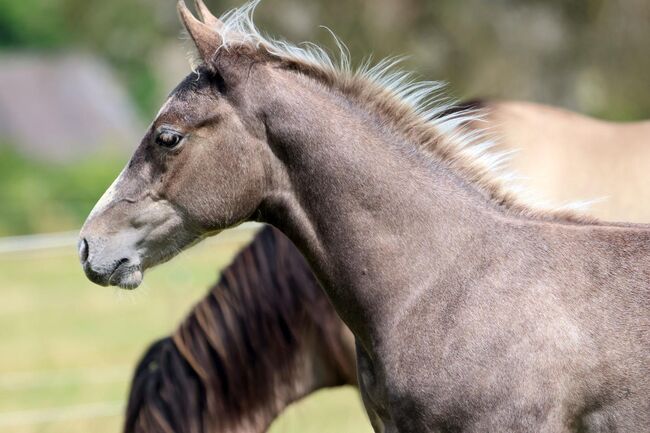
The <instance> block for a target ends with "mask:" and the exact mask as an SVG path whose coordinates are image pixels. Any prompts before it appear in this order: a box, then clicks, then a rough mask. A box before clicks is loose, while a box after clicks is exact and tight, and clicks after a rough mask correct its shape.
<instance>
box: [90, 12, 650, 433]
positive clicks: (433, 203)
mask: <svg viewBox="0 0 650 433" xmlns="http://www.w3.org/2000/svg"><path fill="white" fill-rule="evenodd" d="M251 5H253V6H254V5H255V3H252V4H251ZM251 5H248V6H245V7H244V8H243V9H237V10H235V11H233V12H231V13H229V14H227V15H226V16H225V17H224V18H222V20H219V19H217V18H215V17H213V16H212V15H209V12H207V10H206V9H205V7H204V6H203V5H202V4H199V10H200V11H201V14H202V15H203V18H204V22H201V21H199V20H197V19H196V18H194V17H193V16H192V14H191V13H190V11H189V10H188V9H187V8H186V7H185V5H184V3H182V2H181V3H180V4H179V11H180V14H181V18H182V20H183V22H184V24H185V26H186V28H187V31H188V33H189V34H190V36H191V37H192V39H193V41H194V43H195V45H196V47H197V50H198V52H199V55H200V57H201V58H202V60H203V64H202V65H201V66H200V67H198V68H197V69H196V71H195V72H194V73H192V74H190V75H189V76H188V77H187V78H186V79H185V80H184V81H183V82H182V83H181V84H180V85H179V86H178V87H177V88H176V89H175V90H174V91H173V92H172V94H171V96H170V98H169V100H168V101H167V102H166V103H165V105H164V106H163V107H162V109H161V110H160V112H159V113H158V115H157V117H156V119H155V120H154V121H153V123H152V124H151V126H150V128H149V129H148V131H147V133H146V135H145V137H144V138H143V140H142V142H141V144H140V146H139V147H138V149H137V150H136V151H135V153H134V155H133V157H132V158H131V160H130V162H129V164H128V165H127V167H126V168H125V169H124V171H123V172H122V173H121V174H120V176H119V177H118V179H117V180H116V181H115V183H114V184H113V186H112V187H111V188H109V190H108V191H107V193H106V194H105V195H104V197H103V198H102V199H101V200H100V202H99V203H98V204H97V205H96V207H95V208H94V209H93V211H92V212H91V214H90V216H89V218H88V220H87V221H86V223H85V224H84V227H83V228H82V231H81V239H80V243H79V254H80V257H81V261H82V264H83V267H84V270H85V272H86V275H87V276H88V278H90V279H91V280H92V281H94V282H96V283H98V284H103V285H108V284H112V285H117V286H120V287H125V288H134V287H136V286H138V285H139V284H140V282H141V281H142V276H143V271H144V270H146V269H147V268H150V267H152V266H155V265H156V264H159V263H161V262H163V261H165V260H167V259H168V258H170V257H172V256H173V255H175V254H177V253H178V251H181V250H182V249H183V248H187V247H189V246H190V245H192V244H193V243H195V242H197V241H199V240H200V239H202V238H203V237H205V236H209V235H213V234H216V233H218V232H219V231H220V230H222V229H224V228H226V227H231V226H234V225H236V224H238V223H240V222H242V221H245V220H259V221H264V222H269V223H271V224H273V225H274V226H276V227H278V228H279V229H280V230H281V231H282V232H284V233H285V234H287V235H288V236H289V238H290V239H291V240H292V241H293V242H294V244H296V246H297V247H298V248H299V249H300V250H301V252H302V253H303V254H304V255H305V257H306V258H307V260H308V261H309V263H310V265H311V267H312V268H313V269H314V271H315V273H316V275H317V277H318V279H319V281H320V282H321V283H322V285H323V288H324V289H325V290H326V292H327V294H328V296H329V298H330V300H331V301H332V303H333V305H334V307H335V308H336V310H337V312H338V313H339V315H340V316H341V318H342V319H343V320H344V322H345V323H346V324H347V325H348V326H349V327H350V329H351V330H352V332H353V333H354V335H355V338H356V346H357V363H358V368H359V382H360V388H361V391H362V395H363V397H364V403H365V404H366V409H367V410H368V413H369V415H370V417H371V421H372V423H373V426H374V428H375V430H376V431H378V432H386V433H394V432H401V433H406V432H412V433H422V432H451V431H453V432H506V431H516V432H536V433H539V432H554V433H555V432H569V431H580V432H603V431H617V432H638V431H650V362H648V357H649V356H650V314H649V311H650V227H648V226H640V225H639V226H633V225H626V224H605V223H601V222H598V221H595V220H591V219H588V218H583V217H580V216H577V215H573V214H570V213H561V212H555V211H547V212H542V211H536V210H534V209H533V208H532V207H530V206H528V205H526V204H524V203H522V202H521V201H520V200H518V199H517V197H516V196H514V195H513V194H511V193H508V192H507V190H506V189H505V188H504V186H503V185H502V184H501V183H500V182H499V181H498V180H497V179H496V176H495V175H494V170H493V168H494V167H493V165H494V163H495V161H494V159H492V158H490V157H489V155H487V154H484V153H482V152H483V151H485V149H486V146H481V145H474V146H466V145H467V144H468V141H469V140H468V138H467V137H463V136H459V135H458V134H457V133H455V131H457V128H456V126H457V125H458V123H459V122H461V123H462V122H465V121H466V120H467V119H464V118H463V116H459V115H452V116H443V117H442V118H439V116H438V115H439V114H440V112H441V111H444V110H445V109H446V108H447V107H438V106H436V105H435V101H436V98H435V95H433V96H432V93H431V92H430V91H431V90H432V88H431V86H430V85H428V84H426V83H425V84H412V83H411V82H409V81H405V78H404V76H403V75H401V74H399V73H392V72H391V69H390V68H387V66H388V64H386V63H385V62H384V63H380V65H379V66H378V67H375V68H370V69H368V68H362V69H361V71H360V72H356V73H353V72H351V71H350V70H349V68H348V66H347V65H349V63H348V61H344V62H343V63H342V66H341V67H336V66H334V64H333V63H332V62H331V60H329V58H328V57H327V56H326V55H325V54H324V52H323V51H322V50H320V49H318V48H315V47H313V46H305V47H297V46H294V45H290V44H288V43H286V42H281V41H274V40H269V39H266V38H264V37H263V36H261V34H260V33H259V32H258V31H257V30H256V29H255V27H254V25H253V23H252V20H251V18H250V15H249V12H250V11H251V10H252V6H251ZM427 101H432V102H433V105H429V104H427Z"/></svg>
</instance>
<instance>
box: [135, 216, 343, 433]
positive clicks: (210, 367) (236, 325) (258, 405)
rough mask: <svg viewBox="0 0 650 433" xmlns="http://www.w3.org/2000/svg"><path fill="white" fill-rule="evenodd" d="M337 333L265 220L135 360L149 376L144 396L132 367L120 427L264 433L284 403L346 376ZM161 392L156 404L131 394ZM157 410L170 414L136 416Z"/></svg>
mask: <svg viewBox="0 0 650 433" xmlns="http://www.w3.org/2000/svg"><path fill="white" fill-rule="evenodd" d="M347 332H348V331H347V330H345V328H344V326H343V324H342V323H341V322H340V320H339V319H338V317H337V316H336V313H335V312H334V310H333V309H332V308H331V306H330V305H329V302H328V301H327V299H326V298H325V297H324V296H323V295H322V293H321V289H320V287H318V285H317V283H316V281H315V279H314V277H313V275H312V273H311V271H310V270H309V267H308V265H307V263H306V262H305V261H304V259H303V258H302V256H301V255H300V253H298V251H297V250H296V248H295V247H294V246H293V245H291V243H290V241H289V240H288V239H287V238H286V237H284V236H283V235H282V234H281V233H279V232H278V231H277V230H274V229H272V228H270V227H267V228H265V229H264V230H263V231H262V232H261V233H260V234H258V235H257V237H256V238H255V240H254V241H253V243H252V244H251V245H250V246H248V247H247V248H246V249H244V250H243V251H242V252H241V253H240V254H239V255H238V256H237V257H236V259H235V260H234V262H233V263H232V264H231V265H230V266H229V267H228V268H227V269H226V270H225V271H224V273H223V275H222V277H221V280H220V281H219V283H218V284H217V285H216V286H215V287H213V288H212V290H211V291H210V293H209V295H208V296H207V297H206V298H204V299H203V300H202V301H201V302H200V303H198V304H197V305H196V306H195V307H194V309H193V311H192V313H191V314H190V315H189V316H188V317H187V318H186V320H184V321H183V323H182V324H181V325H180V327H179V329H178V330H177V332H176V333H175V334H174V335H173V336H172V338H171V340H170V339H166V340H162V341H161V342H159V343H158V345H157V346H154V348H153V349H151V350H150V353H149V354H148V355H147V356H146V357H145V360H143V362H142V363H141V366H140V368H139V370H140V369H146V368H149V369H151V368H152V367H151V365H152V364H153V363H155V364H156V365H155V366H154V367H153V368H154V370H155V371H154V372H155V373H158V374H159V375H160V378H159V379H158V382H159V383H158V384H156V386H155V387H153V388H155V389H154V393H155V395H152V396H147V395H146V393H147V391H146V389H148V388H150V387H151V386H137V381H138V377H139V376H143V377H144V374H143V373H138V372H136V378H135V379H134V385H133V389H132V392H131V399H130V402H129V409H128V410H127V429H126V432H127V433H136V432H140V431H146V432H147V433H151V432H152V431H154V430H155V429H154V430H151V428H152V426H151V425H149V426H147V427H146V428H145V429H144V430H138V428H137V426H138V422H139V423H143V420H146V419H151V420H154V421H155V419H159V420H160V419H165V420H166V422H167V423H168V424H170V425H171V426H172V427H173V428H172V429H171V430H172V431H176V432H192V433H195V432H196V433H200V432H217V431H218V432H223V433H226V432H231V433H234V432H250V433H253V432H263V431H266V429H267V428H268V426H269V424H270V423H271V422H272V421H273V419H274V418H275V417H276V416H277V415H278V414H279V413H280V411H282V410H283V409H284V408H285V407H286V406H287V405H288V404H290V403H292V402H293V401H295V400H297V399H300V398H301V397H303V396H305V395H307V394H309V393H311V392H313V391H315V390H317V389H320V388H323V387H327V386H338V385H344V384H352V383H354V381H355V371H354V362H353V359H352V357H353V350H351V348H352V344H351V336H350V337H348V334H347ZM346 339H349V340H350V341H346ZM147 357H148V358H150V359H149V360H148V361H147ZM144 364H147V365H144ZM152 374H153V373H152ZM149 382H153V381H152V380H150V379H149ZM165 398H168V399H169V401H166V404H164V405H163V404H155V403H154V402H149V401H143V402H141V403H138V402H137V401H136V400H138V399H140V400H146V399H158V400H160V399H165ZM158 403H160V401H159V402H158ZM159 407H166V408H168V412H170V413H157V414H155V415H156V416H153V417H148V416H147V415H146V414H145V412H146V411H149V412H151V411H154V410H156V408H159ZM131 412H134V413H131ZM174 412H177V413H174ZM129 413H131V415H129ZM136 414H137V416H136ZM166 415H169V416H166ZM129 420H130V422H131V425H129ZM152 423H153V421H150V422H149V424H152ZM158 424H159V423H158ZM156 431H157V430H156ZM162 431H168V430H164V429H163V430H162Z"/></svg>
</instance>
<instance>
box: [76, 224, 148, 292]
mask: <svg viewBox="0 0 650 433" xmlns="http://www.w3.org/2000/svg"><path fill="white" fill-rule="evenodd" d="M78 249H79V259H80V261H81V265H82V266H83V270H84V272H85V274H86V277H88V279H89V280H90V281H92V282H93V283H95V284H99V285H100V286H108V285H112V286H119V287H122V288H123V289H135V288H136V287H138V286H139V285H140V283H141V282H142V269H141V267H140V260H139V258H138V257H137V255H136V254H135V253H132V254H124V248H123V247H120V248H114V247H113V248H111V246H110V245H109V244H108V242H107V241H106V240H105V239H104V238H91V237H82V238H81V239H80V240H79V244H78Z"/></svg>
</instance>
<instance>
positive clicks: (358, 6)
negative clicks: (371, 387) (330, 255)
mask: <svg viewBox="0 0 650 433" xmlns="http://www.w3.org/2000/svg"><path fill="white" fill-rule="evenodd" d="M206 2H207V3H208V4H209V6H210V7H211V9H212V10H213V11H214V12H215V13H217V14H219V13H221V12H224V11H226V10H227V9H229V8H232V7H234V6H238V5H240V4H241V3H240V2H236V1H230V0H224V1H210V0H206ZM256 18H257V19H256V22H257V23H258V25H259V26H260V27H261V28H262V29H264V30H265V31H267V32H268V33H270V34H271V35H282V36H283V37H285V38H287V39H289V40H291V41H295V42H300V41H305V40H310V41H314V42H317V43H319V44H321V45H323V46H326V47H330V49H331V51H332V52H336V49H335V46H334V44H333V41H332V38H331V36H330V35H329V33H328V32H327V31H326V30H325V29H323V28H320V27H319V26H320V25H325V26H327V27H328V28H329V29H331V30H332V31H333V32H334V33H335V34H337V35H338V36H339V37H340V38H341V39H342V40H343V41H344V42H345V43H346V44H347V45H348V47H349V49H350V51H351V53H352V58H353V59H354V60H357V61H360V60H361V59H362V58H364V57H365V56H367V55H369V54H372V56H373V58H374V59H380V58H382V57H385V56H391V55H401V54H406V55H408V56H409V57H408V58H407V59H406V60H405V62H404V66H405V67H406V68H408V69H412V70H414V71H416V72H417V73H418V74H419V75H420V76H421V77H423V78H425V79H433V80H444V81H447V82H449V91H450V93H451V95H452V96H454V97H457V98H477V97H481V98H499V99H524V100H530V101H537V102H542V103H549V104H553V105H558V106H562V107H565V108H569V109H572V110H576V111H580V112H584V113H587V114H591V115H594V116H598V117H602V118H605V119H612V120H635V119H644V118H650V92H649V91H648V89H649V87H648V71H650V45H649V44H648V41H650V2H649V1H648V0H528V1H523V0H518V1H516V0H464V1H458V0H435V1H434V0H431V1H426V0H314V1H303V0H264V1H263V2H262V3H261V5H260V6H259V8H258V10H257V12H256ZM184 39H185V38H184V37H183V36H182V34H181V29H180V25H179V23H178V19H177V17H176V8H175V2H174V1H173V0H111V1H105V0H101V1H100V0H20V1H18V0H0V294H1V295H2V298H3V302H2V303H0V344H1V346H0V353H2V355H1V356H0V431H2V432H5V431H7V432H75V431H79V432H87V431H89V430H90V429H93V430H94V431H97V432H100V431H107V432H108V431H116V429H117V428H118V426H119V423H120V411H121V404H122V402H123V400H124V398H125V393H126V386H127V381H128V379H129V376H130V369H131V367H132V365H133V364H134V362H135V361H136V359H137V358H138V356H139V355H140V353H141V352H142V350H143V349H144V347H145V345H146V344H147V342H149V341H151V340H152V339H153V338H157V337H158V336H160V335H163V334H165V333H168V332H170V331H171V330H172V329H173V328H174V327H175V325H176V323H177V322H178V320H180V318H181V317H182V315H183V314H184V313H185V312H186V311H187V309H188V308H189V305H190V304H191V303H192V302H194V301H195V300H196V299H198V297H199V296H200V295H201V294H202V293H203V292H204V290H205V289H206V288H207V287H208V285H209V284H210V283H212V282H213V281H214V280H215V279H216V277H217V275H218V270H219V269H220V268H221V267H223V266H225V265H226V264H227V263H228V261H229V260H230V259H231V257H232V255H233V254H234V253H235V252H236V251H237V249H238V248H239V247H240V246H241V245H242V244H243V243H244V242H246V240H247V239H248V237H247V236H249V235H250V234H246V235H241V234H239V235H233V236H234V237H232V238H224V239H225V240H222V241H219V242H216V243H209V244H207V245H206V246H202V247H200V248H197V249H195V250H192V251H190V252H188V253H187V254H186V255H184V256H183V257H181V258H179V259H178V260H175V261H173V262H172V263H171V264H169V265H167V266H165V267H163V268H161V269H157V270H155V271H153V272H152V273H151V276H149V277H148V279H147V284H148V285H147V287H146V288H145V290H144V291H140V292H139V294H136V295H133V294H131V295H129V296H125V295H124V294H122V293H121V292H120V293H118V292H114V291H112V290H107V289H100V288H97V287H93V286H91V285H90V284H89V283H88V282H87V281H86V280H85V277H84V276H83V274H82V272H81V269H80V267H79V265H78V263H77V259H76V253H75V248H74V234H72V233H71V234H64V235H63V238H62V239H63V241H58V240H57V241H56V242H54V243H55V244H56V247H51V245H50V247H47V248H46V247H43V245H44V244H43V242H41V240H42V238H40V237H39V238H36V243H35V244H34V245H40V247H32V246H30V245H32V244H31V243H30V242H31V240H30V239H33V238H22V237H20V238H8V237H16V236H22V235H32V234H36V233H41V234H46V233H52V232H68V231H70V232H74V231H75V230H78V228H79V226H80V224H81V223H82V222H83V220H84V218H85V217H86V215H87V214H88V212H89V210H90V209H91V207H92V206H93V204H94V203H95V201H96V200H97V198H98V197H99V196H100V195H101V193H102V192H103V191H104V190H105V188H106V187H107V186H108V185H109V184H110V183H111V182H112V180H113V179H114V178H115V176H116V175H117V173H118V172H119V170H120V169H121V167H122V166H123V165H124V164H125V162H126V160H127V159H128V156H129V155H130V153H131V152H132V151H133V149H134V148H135V146H136V145H137V144H138V141H139V136H140V135H141V134H142V133H143V132H144V130H145V128H146V125H147V123H148V122H150V120H151V119H152V117H153V116H154V114H155V113H156V111H157V109H158V106H159V105H160V104H161V103H162V101H163V100H164V99H165V96H166V94H167V92H169V91H170V90H171V89H172V88H173V86H174V84H175V83H176V82H178V81H179V80H180V78H181V77H182V76H183V75H185V74H186V73H187V72H188V71H189V67H188V63H187V61H186V54H187V52H188V51H189V50H190V48H191V47H190V46H189V45H188V44H187V42H185V41H184ZM25 239H27V240H25ZM43 239H46V240H47V239H50V238H48V237H45V238H43ZM57 239H59V238H57ZM228 239H229V240H228ZM50 241H51V239H50ZM48 242H49V241H48ZM45 244H47V242H45ZM142 293H144V294H142ZM134 299H135V301H134ZM337 392H338V393H337ZM337 392H333V393H332V392H325V393H322V394H320V395H319V396H317V397H316V398H315V399H311V400H310V401H309V402H307V403H306V404H304V405H299V406H297V407H296V408H293V409H292V410H291V411H290V412H289V413H288V414H287V415H286V416H285V417H284V418H283V419H282V420H280V421H279V424H278V425H277V426H276V427H275V430H274V431H284V432H287V431H296V432H312V431H313V432H318V431H336V432H345V431H349V432H355V433H358V432H362V431H367V429H368V427H367V424H366V421H365V419H364V416H363V414H362V412H361V409H360V405H359V401H358V399H357V398H356V395H355V394H354V392H352V391H351V390H349V389H348V390H342V391H337Z"/></svg>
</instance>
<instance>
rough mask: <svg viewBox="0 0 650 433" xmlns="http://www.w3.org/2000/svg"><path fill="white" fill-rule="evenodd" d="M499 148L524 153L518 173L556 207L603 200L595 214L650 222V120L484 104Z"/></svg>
mask: <svg viewBox="0 0 650 433" xmlns="http://www.w3.org/2000/svg"><path fill="white" fill-rule="evenodd" d="M484 106H485V108H486V109H487V110H486V116H487V117H486V120H487V123H485V122H480V124H479V125H478V126H479V127H485V126H487V127H488V128H489V129H490V130H491V131H493V132H494V135H495V138H496V139H497V140H498V141H499V143H500V144H501V145H502V146H503V147H505V148H509V149H518V151H517V152H515V153H514V154H513V156H512V163H513V165H514V168H515V169H516V171H517V172H518V173H519V174H521V175H523V176H524V179H523V180H522V182H523V183H524V184H525V186H527V187H528V188H529V189H530V190H531V191H534V192H538V193H539V194H540V195H541V196H542V197H544V198H547V199H550V200H552V201H555V202H561V203H562V202H571V201H575V200H591V199H598V198H603V199H604V200H602V201H600V202H597V203H594V204H593V205H592V206H591V207H590V213H592V214H594V215H595V216H597V217H599V218H602V219H604V220H610V221H634V222H650V182H648V172H649V170H650V121H643V122H629V123H615V122H606V121H602V120H597V119H594V118H591V117H587V116H584V115H581V114H577V113H574V112H571V111H568V110H563V109H560V108H555V107H550V106H545V105H540V104H533V103H529V102H515V101H495V102H492V101H490V102H486V103H484Z"/></svg>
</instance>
